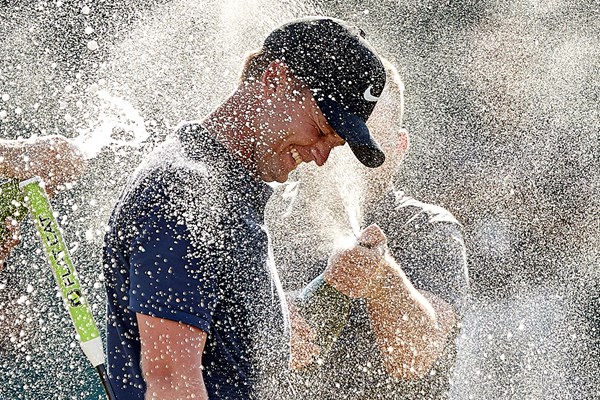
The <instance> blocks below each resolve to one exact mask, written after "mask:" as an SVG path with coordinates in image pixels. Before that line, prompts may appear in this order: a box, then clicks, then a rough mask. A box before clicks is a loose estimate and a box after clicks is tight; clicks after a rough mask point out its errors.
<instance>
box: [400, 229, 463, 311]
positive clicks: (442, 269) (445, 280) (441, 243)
mask: <svg viewBox="0 0 600 400" xmlns="http://www.w3.org/2000/svg"><path fill="white" fill-rule="evenodd" d="M424 225H426V226H427V225H428V226H427V227H426V228H425V227H423V228H424V229H418V230H417V231H416V232H414V237H413V238H412V240H410V241H405V242H403V243H402V245H401V247H396V248H392V249H391V250H392V255H394V257H396V260H397V261H398V262H399V265H400V266H401V268H402V269H403V270H404V272H405V273H406V275H407V277H408V278H409V279H410V281H411V282H412V284H413V285H414V286H415V288H417V289H421V290H426V291H428V292H430V293H433V294H434V295H436V296H438V297H440V298H442V299H443V300H445V301H446V302H448V303H450V304H451V305H452V306H453V307H454V309H455V310H456V312H457V314H458V315H459V316H460V317H462V315H463V313H464V311H465V307H466V304H467V298H468V290H469V282H468V273H467V257H466V251H465V244H464V241H463V236H462V233H461V229H460V226H459V225H458V224H453V223H449V222H429V223H426V224H424ZM409 236H412V235H409Z"/></svg>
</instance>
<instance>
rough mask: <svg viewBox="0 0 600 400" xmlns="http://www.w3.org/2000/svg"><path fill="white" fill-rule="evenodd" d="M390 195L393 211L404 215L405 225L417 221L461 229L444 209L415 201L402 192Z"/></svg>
mask: <svg viewBox="0 0 600 400" xmlns="http://www.w3.org/2000/svg"><path fill="white" fill-rule="evenodd" d="M392 195H393V197H394V201H395V209H396V210H397V211H403V212H404V213H405V214H406V216H407V218H408V220H407V221H406V222H407V223H409V222H411V221H416V220H419V221H421V222H427V223H429V224H438V223H441V224H450V225H457V226H459V227H460V228H461V229H462V225H461V223H460V222H459V221H458V220H457V219H456V218H455V217H454V215H452V213H451V212H450V211H449V210H447V209H446V208H444V207H441V206H438V205H436V204H431V203H425V202H422V201H420V200H417V199H415V198H413V197H410V196H408V195H407V194H406V193H405V192H404V191H402V190H393V192H392Z"/></svg>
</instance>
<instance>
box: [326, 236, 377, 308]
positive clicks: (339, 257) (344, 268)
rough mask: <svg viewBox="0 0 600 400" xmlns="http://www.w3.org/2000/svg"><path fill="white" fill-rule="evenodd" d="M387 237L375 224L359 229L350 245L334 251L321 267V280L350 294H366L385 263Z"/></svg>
mask: <svg viewBox="0 0 600 400" xmlns="http://www.w3.org/2000/svg"><path fill="white" fill-rule="evenodd" d="M386 252H387V238H386V236H385V234H384V233H383V231H382V230H381V229H380V228H379V227H378V226H377V225H371V226H369V227H367V228H366V229H365V230H363V231H362V232H361V234H360V235H359V236H358V238H357V242H356V244H355V245H354V246H352V247H350V248H348V249H344V250H341V251H339V252H337V253H334V254H333V255H332V256H331V257H330V258H329V262H328V265H327V268H326V269H325V275H324V277H325V281H326V282H327V283H329V284H330V285H331V286H333V287H334V288H336V289H337V290H338V291H340V292H342V293H343V294H345V295H346V296H349V297H353V298H367V299H368V298H370V297H371V296H372V295H373V294H374V292H375V289H376V287H377V286H378V280H379V275H381V273H382V266H383V263H385V262H386V261H385V257H384V256H385V254H386Z"/></svg>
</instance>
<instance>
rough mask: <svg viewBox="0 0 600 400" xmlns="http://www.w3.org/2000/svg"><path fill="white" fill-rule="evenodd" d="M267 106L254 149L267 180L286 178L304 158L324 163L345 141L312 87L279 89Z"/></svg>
mask: <svg viewBox="0 0 600 400" xmlns="http://www.w3.org/2000/svg"><path fill="white" fill-rule="evenodd" d="M268 108H269V110H268V111H267V113H266V114H265V115H266V118H265V119H264V121H263V123H262V126H261V132H260V133H259V135H258V136H259V137H258V140H257V144H256V148H255V153H254V159H255V161H256V166H257V170H258V173H259V175H260V178H261V179H262V180H263V181H265V182H272V181H277V182H285V181H286V180H287V178H288V175H289V173H290V172H291V171H293V170H294V169H295V168H296V167H297V166H298V165H300V164H301V163H303V162H306V163H308V162H311V161H314V162H315V163H316V164H317V165H319V166H321V165H323V164H325V161H327V158H328V157H329V153H330V151H331V149H333V148H334V147H336V146H341V145H343V144H344V143H345V142H344V140H343V139H342V138H341V137H340V136H338V135H337V134H336V133H335V131H334V130H333V128H331V126H329V124H328V123H327V120H326V119H325V116H324V115H323V113H322V112H321V110H320V109H319V107H318V106H317V103H316V102H315V100H314V98H313V96H312V93H311V92H310V90H309V89H308V88H306V87H305V86H303V85H301V84H296V85H291V86H286V88H285V89H282V90H280V92H279V94H278V95H277V96H274V97H273V99H272V100H270V102H269V107H268Z"/></svg>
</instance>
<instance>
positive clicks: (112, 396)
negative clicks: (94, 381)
mask: <svg viewBox="0 0 600 400" xmlns="http://www.w3.org/2000/svg"><path fill="white" fill-rule="evenodd" d="M96 371H98V375H100V380H101V381H102V386H104V391H105V392H106V396H107V398H108V400H117V396H115V392H113V389H112V386H110V382H109V381H108V376H107V375H106V367H105V366H104V364H100V365H98V366H97V367H96Z"/></svg>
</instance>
